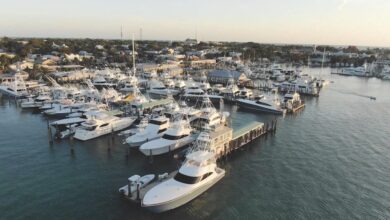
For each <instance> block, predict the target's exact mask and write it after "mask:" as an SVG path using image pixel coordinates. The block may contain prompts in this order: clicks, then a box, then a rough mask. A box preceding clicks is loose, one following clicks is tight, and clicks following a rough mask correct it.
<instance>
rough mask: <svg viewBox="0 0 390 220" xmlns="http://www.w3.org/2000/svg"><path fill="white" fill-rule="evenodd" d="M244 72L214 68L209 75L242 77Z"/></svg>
mask: <svg viewBox="0 0 390 220" xmlns="http://www.w3.org/2000/svg"><path fill="white" fill-rule="evenodd" d="M241 74H242V73H240V72H238V71H233V70H212V71H210V72H209V75H208V76H209V77H219V78H234V79H238V78H240V76H241Z"/></svg>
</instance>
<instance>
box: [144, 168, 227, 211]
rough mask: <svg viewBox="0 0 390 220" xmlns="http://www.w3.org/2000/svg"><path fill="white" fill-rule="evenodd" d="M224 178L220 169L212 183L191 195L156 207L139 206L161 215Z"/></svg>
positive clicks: (190, 199)
mask: <svg viewBox="0 0 390 220" xmlns="http://www.w3.org/2000/svg"><path fill="white" fill-rule="evenodd" d="M224 176H225V170H222V169H220V173H218V176H216V177H215V178H214V179H213V180H212V181H210V182H208V183H207V184H204V185H203V186H201V187H199V188H197V189H196V190H194V191H192V192H191V193H189V194H187V195H184V196H182V197H179V198H177V199H174V200H171V201H169V202H165V203H160V204H156V205H145V204H143V203H142V204H141V206H142V207H143V208H145V209H147V210H149V211H151V212H154V213H161V212H166V211H169V210H172V209H175V208H178V207H180V206H182V205H184V204H186V203H188V202H190V201H192V200H193V199H195V198H196V197H198V196H200V195H201V194H202V193H204V192H205V191H207V190H208V189H210V188H211V187H212V186H213V185H215V184H216V183H217V182H218V181H219V180H221V179H222V178H223V177H224Z"/></svg>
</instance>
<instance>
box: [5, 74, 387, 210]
mask: <svg viewBox="0 0 390 220" xmlns="http://www.w3.org/2000/svg"><path fill="white" fill-rule="evenodd" d="M337 79H338V80H337V81H338V83H337V84H335V86H337V87H339V86H342V88H344V86H346V85H347V84H345V83H346V82H345V79H342V78H337ZM343 81H344V82H343ZM343 83H344V84H343ZM355 83H358V85H359V86H361V84H364V82H361V81H360V80H358V79H356V80H355ZM373 83H375V85H377V83H378V82H373ZM335 89H336V88H335ZM336 90H337V89H336ZM324 91H325V92H324V95H323V96H322V97H321V100H324V101H321V100H320V102H319V103H320V105H321V106H322V107H321V108H325V106H327V105H328V103H330V102H333V99H334V96H335V95H339V94H340V93H338V92H336V91H334V90H324ZM344 96H345V100H344V101H346V100H350V99H351V98H353V100H354V101H360V102H365V101H364V100H366V99H363V98H362V97H360V96H353V95H350V94H345V95H344ZM372 96H376V97H380V98H379V99H378V101H379V102H378V103H382V102H384V101H385V100H386V98H385V97H384V96H383V95H380V94H372ZM367 100H369V99H367ZM1 103H2V104H1V105H2V113H3V114H5V113H6V114H8V115H9V116H8V117H9V118H12V117H20V116H23V117H27V118H30V119H29V120H33V121H32V123H34V124H37V123H38V124H41V125H40V129H35V131H34V132H31V131H29V132H27V134H28V136H27V137H31V135H33V136H36V137H37V138H38V139H34V140H36V141H38V142H37V143H40V144H39V145H40V146H42V147H39V148H37V149H36V150H39V151H40V152H41V153H40V154H42V151H43V152H44V151H45V149H48V148H47V146H49V145H48V142H47V133H45V132H44V131H45V127H46V122H45V119H44V118H41V117H42V116H41V115H40V114H38V115H36V114H30V113H29V111H27V112H26V110H21V108H20V107H18V105H17V104H15V101H14V100H12V99H7V98H5V97H3V98H2V101H1ZM16 103H17V102H16ZM315 103H316V101H315V100H310V99H305V105H306V107H305V109H304V111H303V112H302V113H300V115H299V116H298V118H289V117H288V116H287V117H286V118H285V119H283V120H282V121H280V120H281V119H279V120H278V123H277V124H278V126H277V127H278V131H277V132H276V133H275V136H274V137H272V136H271V138H267V137H265V138H259V139H254V140H252V142H249V143H248V144H246V145H247V146H248V147H244V148H242V149H241V150H238V151H237V153H234V154H230V156H229V157H228V159H227V162H223V161H225V160H220V163H222V164H226V165H227V164H232V165H234V166H235V167H236V169H232V170H230V171H229V173H230V174H227V176H228V177H225V178H223V179H222V182H224V184H223V185H225V184H228V186H230V187H234V186H235V184H236V183H233V182H231V181H230V180H229V179H230V178H237V174H238V173H240V172H241V171H240V170H241V169H240V168H237V167H238V166H239V164H238V163H243V162H244V161H246V160H247V159H251V160H256V159H257V158H258V157H259V156H260V158H261V157H264V156H265V157H270V156H271V155H270V154H273V153H272V152H273V150H272V149H273V148H274V147H276V146H277V145H276V146H273V145H275V144H272V142H273V141H272V140H273V139H274V140H275V141H277V140H280V139H282V140H283V139H284V141H285V142H283V143H284V144H287V146H289V147H293V148H294V149H296V150H298V151H299V152H301V150H303V149H301V150H300V149H299V148H296V147H294V146H292V145H290V144H288V141H291V136H289V135H287V136H285V135H286V134H287V133H289V132H291V131H293V130H296V129H294V127H295V125H293V124H294V122H293V121H298V122H299V121H301V120H300V119H299V118H300V117H303V118H306V119H305V120H309V121H311V120H317V119H315V118H317V116H316V115H317V114H320V115H322V116H324V115H326V114H327V112H324V111H321V109H317V110H314V109H313V108H316V107H315V106H316V104H315ZM321 103H322V104H321ZM223 107H224V111H229V112H231V114H232V115H231V117H232V125H233V127H234V128H235V129H234V132H233V131H232V130H229V131H230V132H231V135H232V139H233V140H236V141H237V143H238V139H242V143H246V142H247V141H245V140H244V137H245V135H244V134H246V136H250V135H248V131H250V130H253V129H255V128H259V129H260V131H261V130H263V129H264V128H265V127H266V126H265V124H266V123H264V124H262V123H258V122H257V123H256V122H252V123H249V122H250V121H252V120H253V119H254V118H257V117H259V116H258V115H259V114H256V113H254V112H246V111H244V112H242V111H239V108H237V107H234V105H230V104H227V103H226V104H224V106H223ZM235 109H237V110H235ZM340 110H341V109H340ZM340 110H338V111H340ZM30 111H31V110H30ZM317 111H319V112H318V113H316V112H317ZM352 112H353V111H352ZM15 113H16V115H15ZM359 114H361V113H359ZM18 115H20V116H18ZM244 115H245V116H244ZM260 117H262V116H260ZM273 117H274V116H271V117H270V118H268V119H267V118H257V119H256V121H258V120H259V119H260V120H261V121H266V122H269V127H271V128H272V126H271V125H272V120H274V118H273ZM326 118H327V119H329V117H326ZM302 120H303V119H302ZM331 120H332V121H333V120H334V119H331ZM25 123H29V122H28V121H26V122H25ZM246 123H247V124H246ZM304 124H305V125H301V126H303V127H300V129H303V131H306V132H309V131H308V130H307V129H305V128H304V126H306V123H304ZM291 126H293V127H291ZM240 128H246V129H240ZM291 129H292V130H291ZM11 131H12V130H10V131H9V132H8V133H3V134H2V135H11V134H12V132H11ZM303 131H302V132H303ZM325 131H327V132H329V131H330V130H325ZM286 132H287V133H286ZM25 133H26V132H25ZM249 133H250V132H249ZM260 133H261V132H260ZM293 134H294V135H298V136H296V137H299V134H300V133H296V132H293ZM210 135H212V134H211V133H210ZM290 135H291V134H290ZM284 136H285V137H284ZM238 137H241V138H238ZM118 138H119V136H117V135H114V136H111V135H109V136H107V137H102V138H100V139H98V140H95V141H92V142H88V143H82V142H78V141H71V140H70V141H66V140H65V141H60V142H58V141H53V145H52V147H51V148H52V150H54V151H55V152H57V153H60V154H61V155H62V156H60V157H61V158H58V159H59V161H62V162H61V163H64V162H65V161H67V160H68V159H70V158H74V159H71V160H72V161H73V162H72V163H75V164H90V162H88V161H85V159H86V157H87V158H88V157H90V156H88V155H89V153H88V152H89V151H91V150H92V152H94V153H93V154H94V155H95V156H97V158H95V159H94V160H98V161H99V160H101V159H103V158H106V157H107V156H108V155H110V154H111V155H112V156H111V157H113V158H112V159H111V160H112V161H111V162H110V161H107V160H106V159H103V161H101V162H103V163H104V164H106V165H104V166H107V167H106V168H104V169H105V170H106V169H110V170H111V171H108V170H107V172H109V173H107V174H108V176H106V178H108V177H109V178H110V179H111V180H110V181H108V182H110V183H108V182H107V181H104V182H107V183H108V184H107V183H106V184H104V185H105V186H93V188H95V190H99V191H102V192H104V191H105V192H106V193H105V194H106V195H110V196H108V197H110V198H111V199H114V200H116V202H115V204H116V205H113V206H112V205H109V204H108V203H104V204H105V205H108V208H104V209H103V210H105V211H104V212H106V211H108V209H109V210H118V207H120V206H121V205H120V204H121V203H123V201H122V200H121V199H120V197H121V196H119V195H118V193H117V192H112V193H110V192H108V191H110V190H108V189H109V188H112V189H115V188H117V187H119V186H120V185H121V183H126V181H125V182H123V180H124V179H126V177H127V176H130V174H132V173H133V174H134V173H145V172H146V173H155V174H161V173H164V172H166V171H169V170H175V167H176V162H174V161H175V160H172V159H171V158H172V155H171V156H168V157H165V156H164V157H162V158H157V157H156V158H154V161H153V163H152V164H150V162H149V160H147V159H145V158H144V157H143V156H142V155H140V154H138V153H134V152H131V153H130V155H129V156H128V157H127V158H128V159H125V158H126V157H124V155H127V153H126V151H127V150H126V147H123V145H122V142H121V141H120V139H118ZM237 138H238V139H237ZM248 138H249V137H248ZM2 140H5V139H4V137H3V138H2ZM248 140H250V139H248ZM380 140H381V139H380ZM280 141H281V140H280ZM277 142H279V141H277ZM22 143H23V142H22ZM232 143H234V141H233V142H232ZM72 145H73V147H71V148H70V146H72ZM240 145H241V144H240ZM246 145H243V146H246ZM253 145H254V146H255V147H250V146H253ZM259 145H260V146H259ZM27 146H28V145H27ZM44 146H46V147H44ZM302 146H303V147H304V148H305V149H306V150H307V148H306V147H305V146H306V145H302ZM321 146H322V145H321ZM278 148H279V150H280V152H278V154H281V153H282V154H283V151H286V150H287V149H283V148H280V147H278ZM49 149H50V147H49ZM71 149H73V153H70V152H72V151H71ZM87 149H89V150H88V151H86V150H87ZM107 149H111V150H110V151H108V150H107ZM243 149H247V150H244V151H243ZM30 151H31V149H30ZM253 151H254V152H255V155H254V156H251V155H250V154H251V153H249V152H253ZM92 152H90V153H92ZM109 152H111V153H109ZM222 152H223V151H222ZM261 152H262V153H265V154H266V155H264V156H261V155H262V153H261ZM287 152H289V153H291V152H290V151H287ZM287 152H285V153H287ZM274 153H276V152H274ZM285 153H284V154H285ZM72 155H74V156H72ZM105 155H106V156H105ZM267 155H268V156H267ZM20 156H22V155H19V156H18V157H20ZM273 156H276V155H273ZM42 157H49V158H50V156H49V155H48V154H46V153H43V154H42V156H40V158H41V160H42V159H44V158H42ZM83 158H84V159H83ZM99 158H101V159H99ZM64 160H65V161H64ZM126 160H129V161H131V162H130V163H128V165H126V163H125V165H123V164H122V163H123V162H124V161H126ZM237 160H238V161H237ZM163 161H165V163H166V165H164V166H161V164H162V162H163ZM168 161H171V162H168ZM271 161H272V160H271ZM287 161H288V163H290V164H291V165H292V166H297V164H296V162H294V161H293V160H287ZM167 162H168V163H167ZM275 162H276V163H277V161H274V162H273V163H275ZM135 163H138V164H139V165H136V164H135ZM324 163H326V162H325V161H322V162H321V163H320V164H324ZM110 164H111V165H110ZM120 164H122V165H120ZM142 164H144V165H142ZM145 164H150V165H147V166H146V167H150V168H147V169H146V170H145V167H144V168H142V167H143V166H145ZM271 164H272V163H271ZM271 164H270V165H271ZM294 164H295V165H294ZM91 165H92V164H90V165H88V166H89V167H90V168H89V170H94V171H93V174H91V176H90V177H93V176H95V175H97V173H96V172H100V171H98V170H100V169H97V168H92V167H91ZM226 165H225V166H226ZM60 166H62V165H61V164H60ZM262 166H265V167H267V166H268V165H267V164H263V163H261V166H260V167H262ZM114 167H115V168H114ZM119 167H122V168H120V169H119V170H117V169H118V168H119ZM137 167H138V168H137ZM91 168H92V169H91ZM129 168H130V170H132V171H129ZM301 168H302V169H303V167H301ZM40 169H44V168H43V167H42V168H40ZM225 169H226V168H225ZM345 169H347V168H345ZM44 170H46V169H44ZM71 170H73V169H71ZM45 172H47V171H45ZM77 172H78V173H79V175H81V174H82V172H81V170H79V171H77ZM236 172H237V174H235V173H236ZM325 173H327V172H325ZM63 175H66V178H68V179H69V178H70V177H69V173H68V172H65V173H63V174H61V175H60V176H63ZM172 175H173V174H172ZM270 175H271V173H269V172H265V171H263V172H262V176H263V177H262V178H272V177H271V176H270ZM328 175H330V174H328ZM54 176H57V177H58V178H60V176H59V174H55V175H54ZM98 176H99V175H98ZM301 178H305V177H304V176H301ZM71 179H72V178H71ZM73 179H74V181H75V182H74V184H76V183H78V182H79V181H80V180H79V178H73ZM86 181H89V180H86ZM290 181H295V180H294V179H292V180H290ZM48 183H49V182H48ZM158 183H159V182H158V181H157V182H155V183H152V184H151V185H147V186H146V188H144V189H143V190H141V196H140V198H143V197H142V195H145V193H146V192H148V191H149V190H150V189H151V188H153V187H154V186H156V184H158ZM260 183H261V184H267V181H265V180H260ZM240 184H249V183H248V182H246V181H244V182H240ZM45 185H46V184H45ZM110 185H111V187H110ZM260 186H262V185H260ZM221 187H222V185H221V184H217V185H216V186H215V187H213V188H212V189H211V191H210V193H212V194H215V195H219V197H222V198H225V199H229V198H230V199H231V198H232V197H231V196H237V195H236V194H235V193H233V194H231V195H230V196H229V195H228V196H224V195H223V193H222V191H225V189H224V187H222V188H221ZM263 187H264V186H263ZM33 188H36V187H33ZM256 189H257V190H259V189H258V188H256ZM107 190H108V191H107ZM84 191H85V190H84ZM260 191H261V190H260ZM240 192H241V193H243V195H245V196H249V195H248V194H247V193H246V192H242V191H240ZM251 192H252V190H251ZM207 194H209V193H207ZM87 195H88V197H89V199H90V198H96V196H97V195H93V194H91V193H87ZM287 195H289V194H287ZM134 196H136V194H134ZM134 196H133V197H132V198H133V199H134ZM52 198H53V199H54V198H56V196H53V197H52ZM200 198H202V199H203V200H204V199H206V201H208V202H207V203H210V202H212V201H210V199H207V198H205V197H200ZM89 199H88V200H89ZM211 199H212V198H211ZM264 199H265V198H264ZM268 199H271V198H268ZM82 200H83V199H80V198H79V201H82ZM271 200H272V199H271ZM85 201H87V200H85ZM194 202H195V203H193V204H192V203H190V204H189V205H186V206H184V208H180V209H179V210H178V211H176V212H175V213H174V215H175V216H187V215H188V212H189V210H191V209H193V208H194V205H195V206H196V205H198V202H197V200H194ZM137 203H138V204H140V203H139V202H137ZM102 204H103V203H102ZM125 204H127V205H125ZM125 204H123V205H125V206H126V209H128V214H130V213H133V212H134V211H135V209H137V208H136V207H138V208H139V206H138V205H136V206H132V205H131V204H129V203H127V202H125ZM191 204H192V205H191ZM223 204H226V205H227V204H230V203H229V202H224V203H223ZM233 204H235V203H234V202H233ZM341 204H343V203H341ZM205 205H206V204H205ZM205 205H203V206H202V207H203V208H202V209H207V208H206V206H207V205H206V206H205ZM65 206H67V207H71V204H70V203H66V204H65ZM132 207H134V208H132ZM266 207H268V206H266ZM220 208H221V207H220V206H219V208H217V209H220ZM348 209H353V207H349V208H348ZM99 212H100V211H98V213H99ZM196 212H197V213H199V214H201V213H203V212H201V211H200V212H199V211H196ZM87 213H90V212H87ZM126 213H127V211H126V212H119V213H118V214H116V215H115V216H126V215H127V214H126ZM186 213H187V214H186ZM339 214H340V215H341V214H342V212H340V213H339ZM139 215H140V216H144V217H147V216H149V214H148V213H144V212H142V213H140V214H139ZM201 215H203V214H201Z"/></svg>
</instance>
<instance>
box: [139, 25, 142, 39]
mask: <svg viewBox="0 0 390 220" xmlns="http://www.w3.org/2000/svg"><path fill="white" fill-rule="evenodd" d="M139 40H140V41H142V28H140V29H139Z"/></svg>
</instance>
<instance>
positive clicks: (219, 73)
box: [207, 69, 248, 84]
mask: <svg viewBox="0 0 390 220" xmlns="http://www.w3.org/2000/svg"><path fill="white" fill-rule="evenodd" d="M207 79H208V80H209V82H210V83H221V84H227V83H228V81H229V80H231V79H234V81H235V82H242V81H247V80H248V78H247V76H246V75H245V74H244V73H240V72H238V71H232V70H222V69H217V70H212V71H210V72H209V74H208V76H207Z"/></svg>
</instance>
